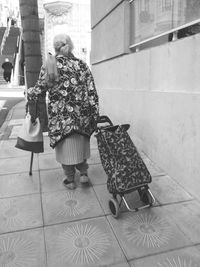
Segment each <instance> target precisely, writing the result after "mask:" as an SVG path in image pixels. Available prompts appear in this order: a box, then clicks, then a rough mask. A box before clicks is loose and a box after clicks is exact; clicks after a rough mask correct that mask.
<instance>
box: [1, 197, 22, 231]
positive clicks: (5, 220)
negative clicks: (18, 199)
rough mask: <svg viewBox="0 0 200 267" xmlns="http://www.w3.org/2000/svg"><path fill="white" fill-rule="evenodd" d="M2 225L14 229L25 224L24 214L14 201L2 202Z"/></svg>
mask: <svg viewBox="0 0 200 267" xmlns="http://www.w3.org/2000/svg"><path fill="white" fill-rule="evenodd" d="M0 211H1V214H0V227H2V228H3V229H4V228H6V229H7V230H12V229H13V228H14V227H17V226H24V219H25V218H24V216H23V214H21V213H20V212H19V210H18V207H17V206H16V204H15V203H14V201H12V200H10V201H8V200H6V201H1V202H0Z"/></svg>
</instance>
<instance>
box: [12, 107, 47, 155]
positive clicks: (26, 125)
mask: <svg viewBox="0 0 200 267" xmlns="http://www.w3.org/2000/svg"><path fill="white" fill-rule="evenodd" d="M15 147H16V148H19V149H22V150H26V151H31V152H34V153H42V152H44V141H43V134H42V129H41V124H40V120H39V118H38V117H37V118H36V119H35V120H34V122H32V120H31V115H30V114H29V112H28V113H27V114H26V117H25V119H24V122H23V124H22V127H21V128H20V130H19V134H18V137H17V143H16V145H15Z"/></svg>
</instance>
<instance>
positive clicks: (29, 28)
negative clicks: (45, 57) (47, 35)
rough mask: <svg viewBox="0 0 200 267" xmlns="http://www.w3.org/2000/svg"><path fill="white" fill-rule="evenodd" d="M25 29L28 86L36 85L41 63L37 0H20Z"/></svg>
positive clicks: (23, 37)
mask: <svg viewBox="0 0 200 267" xmlns="http://www.w3.org/2000/svg"><path fill="white" fill-rule="evenodd" d="M19 6H20V14H21V22H22V29H23V36H22V39H23V41H24V57H25V69H26V73H25V75H26V82H27V87H28V88H29V87H32V86H34V85H35V83H36V81H37V78H38V75H39V72H40V68H41V64H42V56H41V47H40V29H39V17H38V4H37V0H28V1H27V0H19Z"/></svg>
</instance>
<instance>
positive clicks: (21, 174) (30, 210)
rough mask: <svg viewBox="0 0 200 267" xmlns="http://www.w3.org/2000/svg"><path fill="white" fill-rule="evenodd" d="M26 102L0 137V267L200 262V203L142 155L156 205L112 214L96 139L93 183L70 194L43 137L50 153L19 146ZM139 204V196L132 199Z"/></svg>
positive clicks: (145, 266)
mask: <svg viewBox="0 0 200 267" xmlns="http://www.w3.org/2000/svg"><path fill="white" fill-rule="evenodd" d="M24 104H25V103H24V102H21V103H19V104H17V105H16V106H15V107H14V108H13V110H12V111H11V112H10V113H9V115H8V117H7V120H6V122H5V123H4V125H3V127H2V128H1V129H0V131H1V141H0V266H1V267H72V266H73V267H76V266H77V267H82V266H84V267H86V266H90V267H91V266H94V267H96V266H117V267H128V266H129V267H130V266H131V267H199V266H200V203H199V202H198V201H197V200H195V199H194V197H193V196H191V195H190V194H188V193H187V192H186V191H185V190H184V189H183V188H182V187H181V186H180V185H178V184H177V183H176V182H175V180H174V179H173V177H169V176H168V175H167V174H166V173H164V172H163V171H162V170H160V168H159V167H158V166H157V165H156V164H154V163H153V162H152V161H151V160H150V159H149V158H148V157H147V156H145V154H144V153H142V152H141V155H142V157H143V159H144V161H145V163H146V165H147V167H148V169H149V170H150V172H151V174H152V176H153V182H152V183H151V184H150V188H151V191H152V193H153V194H154V196H155V198H156V203H155V205H154V207H152V208H148V209H144V210H141V211H139V212H136V213H135V212H127V211H126V209H125V207H123V208H122V211H121V213H120V216H119V218H118V219H114V218H113V217H112V216H111V214H110V211H109V209H108V206H107V202H108V199H109V198H110V195H109V193H108V191H107V189H106V179H107V178H106V175H105V173H104V171H103V168H102V166H101V163H100V158H99V153H98V150H97V144H96V140H95V138H94V137H93V138H92V141H91V146H92V156H91V158H90V160H89V164H90V169H89V176H90V178H91V182H92V186H91V187H89V188H82V187H81V186H80V185H79V183H78V174H77V183H78V187H77V189H76V190H74V191H69V190H67V189H66V188H64V187H63V185H62V182H61V181H62V169H61V167H60V166H59V164H58V163H57V162H56V160H55V156H54V151H53V150H52V149H51V148H50V147H49V144H48V143H49V140H48V137H47V136H45V138H44V139H45V152H44V153H42V154H39V155H35V156H34V164H33V176H29V174H28V171H29V163H30V153H29V152H25V151H21V150H19V149H16V148H15V147H14V146H15V143H16V137H17V133H18V131H19V128H20V125H21V124H22V121H23V117H24ZM129 199H130V201H131V203H133V204H138V205H140V204H141V203H140V200H139V197H138V195H137V193H136V192H135V193H132V194H131V195H130V196H129Z"/></svg>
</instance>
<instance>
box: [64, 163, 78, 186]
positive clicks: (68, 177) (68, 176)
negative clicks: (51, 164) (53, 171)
mask: <svg viewBox="0 0 200 267" xmlns="http://www.w3.org/2000/svg"><path fill="white" fill-rule="evenodd" d="M62 167H63V170H64V174H65V178H64V180H63V184H64V185H65V186H66V187H67V188H69V189H75V187H76V185H75V183H74V177H75V166H74V165H64V164H62Z"/></svg>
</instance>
